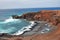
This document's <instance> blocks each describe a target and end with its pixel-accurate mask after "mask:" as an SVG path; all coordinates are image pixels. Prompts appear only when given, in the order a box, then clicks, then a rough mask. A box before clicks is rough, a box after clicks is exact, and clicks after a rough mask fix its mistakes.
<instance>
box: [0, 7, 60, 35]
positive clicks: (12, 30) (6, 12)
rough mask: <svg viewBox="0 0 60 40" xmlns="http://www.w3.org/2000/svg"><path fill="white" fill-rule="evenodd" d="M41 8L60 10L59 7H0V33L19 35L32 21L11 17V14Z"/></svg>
mask: <svg viewBox="0 0 60 40" xmlns="http://www.w3.org/2000/svg"><path fill="white" fill-rule="evenodd" d="M41 10H60V8H59V7H58V8H56V7H55V8H23V9H22V8H21V9H0V33H8V34H14V35H19V34H22V33H23V32H24V31H30V29H29V28H31V26H33V25H34V22H32V21H31V22H29V21H27V20H23V19H13V18H12V15H22V14H25V13H28V12H38V11H41Z"/></svg>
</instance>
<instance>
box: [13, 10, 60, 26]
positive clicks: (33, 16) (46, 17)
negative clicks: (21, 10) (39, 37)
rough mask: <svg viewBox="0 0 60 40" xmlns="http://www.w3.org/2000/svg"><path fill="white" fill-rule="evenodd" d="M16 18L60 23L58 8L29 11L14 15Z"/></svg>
mask: <svg viewBox="0 0 60 40" xmlns="http://www.w3.org/2000/svg"><path fill="white" fill-rule="evenodd" d="M13 18H16V19H27V20H34V21H47V22H50V23H51V22H52V23H51V24H54V25H57V24H58V23H60V10H42V11H39V12H31V13H26V14H23V15H22V16H14V17H13Z"/></svg>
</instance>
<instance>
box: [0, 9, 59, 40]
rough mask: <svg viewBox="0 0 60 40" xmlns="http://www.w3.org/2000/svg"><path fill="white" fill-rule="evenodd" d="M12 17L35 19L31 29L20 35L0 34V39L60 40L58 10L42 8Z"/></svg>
mask: <svg viewBox="0 0 60 40" xmlns="http://www.w3.org/2000/svg"><path fill="white" fill-rule="evenodd" d="M12 17H13V19H26V20H29V21H35V23H36V25H34V26H33V27H32V30H31V31H28V32H27V31H26V32H24V33H23V34H22V35H9V34H6V33H3V34H0V40H60V10H42V11H39V12H30V13H25V14H23V15H22V16H18V15H13V16H12ZM45 26H46V27H45ZM44 28H48V29H44ZM42 30H43V31H42ZM44 30H45V31H44Z"/></svg>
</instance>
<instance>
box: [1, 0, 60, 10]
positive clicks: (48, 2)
mask: <svg viewBox="0 0 60 40" xmlns="http://www.w3.org/2000/svg"><path fill="white" fill-rule="evenodd" d="M47 7H60V0H0V9H14V8H47Z"/></svg>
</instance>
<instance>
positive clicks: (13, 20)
mask: <svg viewBox="0 0 60 40" xmlns="http://www.w3.org/2000/svg"><path fill="white" fill-rule="evenodd" d="M18 20H19V19H13V18H12V17H10V18H9V19H6V20H5V21H3V22H0V23H9V22H16V21H18Z"/></svg>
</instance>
